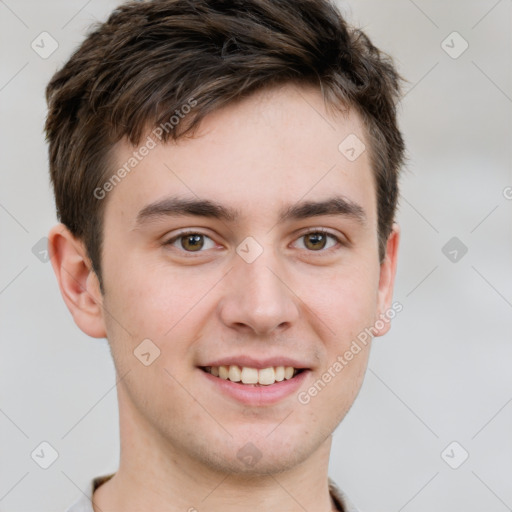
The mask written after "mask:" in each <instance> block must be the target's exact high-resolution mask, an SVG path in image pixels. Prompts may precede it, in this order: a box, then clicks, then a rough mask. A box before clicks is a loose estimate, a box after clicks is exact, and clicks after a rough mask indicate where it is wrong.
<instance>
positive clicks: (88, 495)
mask: <svg viewBox="0 0 512 512" xmlns="http://www.w3.org/2000/svg"><path fill="white" fill-rule="evenodd" d="M112 476H114V474H111V475H105V476H99V477H97V478H94V479H93V480H91V482H90V483H89V486H88V487H87V490H86V492H85V493H84V494H82V496H81V497H80V498H79V499H78V500H77V501H76V502H75V503H74V504H73V505H71V507H70V508H68V509H67V510H66V512H94V509H93V508H92V495H93V493H94V491H95V490H96V489H97V488H98V487H99V486H100V485H101V484H103V483H105V482H106V481H107V480H108V479H109V478H111V477H112ZM329 492H330V494H331V496H332V499H333V501H334V503H335V504H336V507H337V508H338V510H339V511H340V512H359V511H358V509H357V508H356V507H355V506H354V505H353V504H352V503H351V502H350V500H349V499H348V497H347V495H346V494H345V493H344V492H343V491H342V490H341V489H338V487H336V485H335V483H334V482H333V481H332V480H331V479H330V478H329Z"/></svg>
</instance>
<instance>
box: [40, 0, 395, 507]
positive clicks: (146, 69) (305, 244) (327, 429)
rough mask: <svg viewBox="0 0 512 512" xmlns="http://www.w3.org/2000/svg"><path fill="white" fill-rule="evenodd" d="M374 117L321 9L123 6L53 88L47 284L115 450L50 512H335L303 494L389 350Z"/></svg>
mask: <svg viewBox="0 0 512 512" xmlns="http://www.w3.org/2000/svg"><path fill="white" fill-rule="evenodd" d="M398 94H399V77H398V75H397V73H396V71H395V69H394V67H393V65H392V63H391V61H390V60H389V59H388V58H387V57H385V56H384V55H383V54H381V53H380V52H379V51H378V50H377V49H376V48H375V47H374V46H373V45H372V44H371V43H370V41H369V40H368V39H367V37H366V36H365V35H364V34H363V33H361V32H359V31H356V30H353V29H350V28H349V27H347V25H346V24H345V22H344V20H343V19H342V17H341V16H340V14H339V12H338V11H337V10H336V9H335V7H334V6H333V5H331V4H329V3H327V2H326V1H323V0H300V1H297V0H286V1H283V0H279V1H278V0H244V1H239V0H225V1H220V0H193V1H192V0H160V1H149V2H131V3H127V4H124V5H123V6H121V7H120V8H119V9H117V10H116V11H115V12H114V13H113V14H112V15H111V17H110V19H109V20H108V21H107V22H106V23H104V24H102V25H100V26H99V27H98V28H96V30H95V31H94V32H93V33H91V34H90V35H89V36H88V37H87V39H86V40H85V41H84V42H83V44H82V45H81V46H80V48H79V49H78V50H77V51H76V53H75V54H74V55H73V56H72V57H71V58H70V60H69V61H68V62H67V63H66V64H65V66H64V67H63V68H62V69H61V70H60V71H58V72H57V74H56V75H55V76H54V77H53V79H52V81H51V83H50V84H49V86H48V90H47V97H48V103H49V114H48V119H47V125H46V130H47V137H48V140H49V144H50V170H51V177H52V183H53V186H54V189H55V196H56V203H57V210H58V215H59V220H60V221H61V222H62V223H61V224H59V225H57V226H55V227H54V228H53V229H52V230H51V232H50V235H49V240H50V249H51V254H52V263H53V268H54V270H55V273H56V276H57V279H58V282H59V285H60V290H61V292H62V296H63V298H64V301H65V302H66V305H67V307H68V308H69V310H70V311H71V314H72V315H73V318H74V320H75V322H76V324H77V325H78V327H79V328H80V329H82V331H84V332H85V333H87V334H88V335H90V336H92V337H97V338H102V337H106V338H108V341H109V345H110V348H111V352H112V356H113V360H114V363H115V367H116V373H117V377H118V385H117V390H118V401H119V412H120V438H121V457H120V464H119V469H118V471H117V472H116V473H115V474H114V475H106V476H104V477H101V478H97V479H95V480H94V481H93V482H91V487H90V489H89V490H88V493H86V495H85V496H82V498H81V499H80V500H79V501H78V502H77V503H76V504H75V505H74V506H72V507H71V508H70V509H69V511H72V512H78V511H82V512H84V511H89V512H91V511H93V510H94V511H96V512H98V511H101V512H120V511H123V512H135V511H138V512H140V511H143V510H147V511H152V510H158V511H161V512H164V511H166V512H167V511H168V512H177V511H189V512H191V511H196V510H197V511H200V512H206V511H221V510H222V511H223V512H231V511H235V510H236V511H240V510H261V511H273V510H285V511H289V512H292V511H304V510H307V511H311V512H313V511H314V512H327V511H331V510H344V511H349V510H351V511H353V510H356V509H355V508H354V507H353V505H351V504H350V503H349V501H348V498H347V497H346V495H344V494H343V493H342V492H341V491H340V490H338V489H337V488H336V487H335V484H334V483H333V482H332V481H331V480H330V479H329V478H328V473H327V470H328V463H329V456H330V446H331V434H332V432H333V431H334V429H335V428H336V426H337V425H338V424H339V423H340V421H341V420H342V419H343V418H344V416H345V415H346V414H347V412H348V410H349V409H350V407H351V405H352V403H353V402H354V400H355V398H356V395H357V393H358V391H359V389H360V387H361V384H362V381H363V377H364V373H365V370H366V365H367V361H368V356H369V350H370V344H371V337H372V336H380V335H382V334H384V333H385V332H387V330H388V329H389V318H390V315H389V311H390V310H391V309H392V305H391V301H392V291H393V282H394V277H395V270H396V261H397V249H398V242H399V228H398V226H397V225H396V223H394V215H395V208H396V203H397V195H398V187H397V181H398V173H399V169H400V166H401V164H402V159H403V152H404V145H403V140H402V136H401V134H400V131H399V129H398V127H397V122H396V107H395V105H396V101H397V99H398ZM364 333H370V336H368V335H365V336H362V334H364Z"/></svg>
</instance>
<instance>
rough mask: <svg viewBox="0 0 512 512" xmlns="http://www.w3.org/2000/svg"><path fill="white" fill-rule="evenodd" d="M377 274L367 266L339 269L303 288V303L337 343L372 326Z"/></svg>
mask: <svg viewBox="0 0 512 512" xmlns="http://www.w3.org/2000/svg"><path fill="white" fill-rule="evenodd" d="M377 292H378V275H377V272H376V271H375V269H374V268H373V267H371V266H368V267H366V268H365V269H364V268H356V267H351V268H350V269H349V268H348V267H347V268H343V269H341V270H339V271H338V272H336V273H334V272H332V273H328V274H326V275H325V276H323V277H322V279H321V280H316V284H315V286H314V287H309V288H303V294H302V295H300V296H301V298H303V300H304V302H305V303H306V304H307V305H308V306H309V307H310V308H311V309H314V311H315V312H316V313H317V314H318V316H319V318H321V319H322V320H323V321H324V322H325V324H326V326H327V328H328V330H329V331H330V334H331V335H332V336H333V337H334V338H335V339H336V340H337V343H342V344H343V343H345V342H347V341H349V340H350V339H352V338H355V337H356V336H357V334H358V333H359V332H361V331H362V330H364V329H365V328H366V327H369V326H370V325H372V322H373V319H374V318H375V312H376V309H377V297H378V294H377Z"/></svg>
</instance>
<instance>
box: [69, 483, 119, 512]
mask: <svg viewBox="0 0 512 512" xmlns="http://www.w3.org/2000/svg"><path fill="white" fill-rule="evenodd" d="M113 476H114V474H111V475H103V476H98V477H96V478H93V479H92V480H91V481H90V482H89V484H88V486H87V489H86V490H85V491H82V495H81V496H80V497H79V498H78V499H77V500H76V501H75V502H74V503H73V505H71V506H70V507H69V508H68V509H67V510H66V512H94V508H93V506H92V495H93V494H94V491H95V490H96V489H97V488H98V487H99V486H100V485H101V484H103V483H105V482H106V481H107V480H109V479H110V478H112V477H113Z"/></svg>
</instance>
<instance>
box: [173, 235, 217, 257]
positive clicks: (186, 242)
mask: <svg viewBox="0 0 512 512" xmlns="http://www.w3.org/2000/svg"><path fill="white" fill-rule="evenodd" d="M165 245H171V246H173V247H175V248H176V249H178V250H181V251H182V252H183V251H184V252H205V251H206V250H207V249H213V248H215V242H214V241H213V240H212V239H211V238H210V237H209V236H207V235H203V234H202V233H194V232H188V233H181V234H179V235H178V236H175V237H174V238H171V239H170V240H169V241H168V242H166V243H165Z"/></svg>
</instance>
